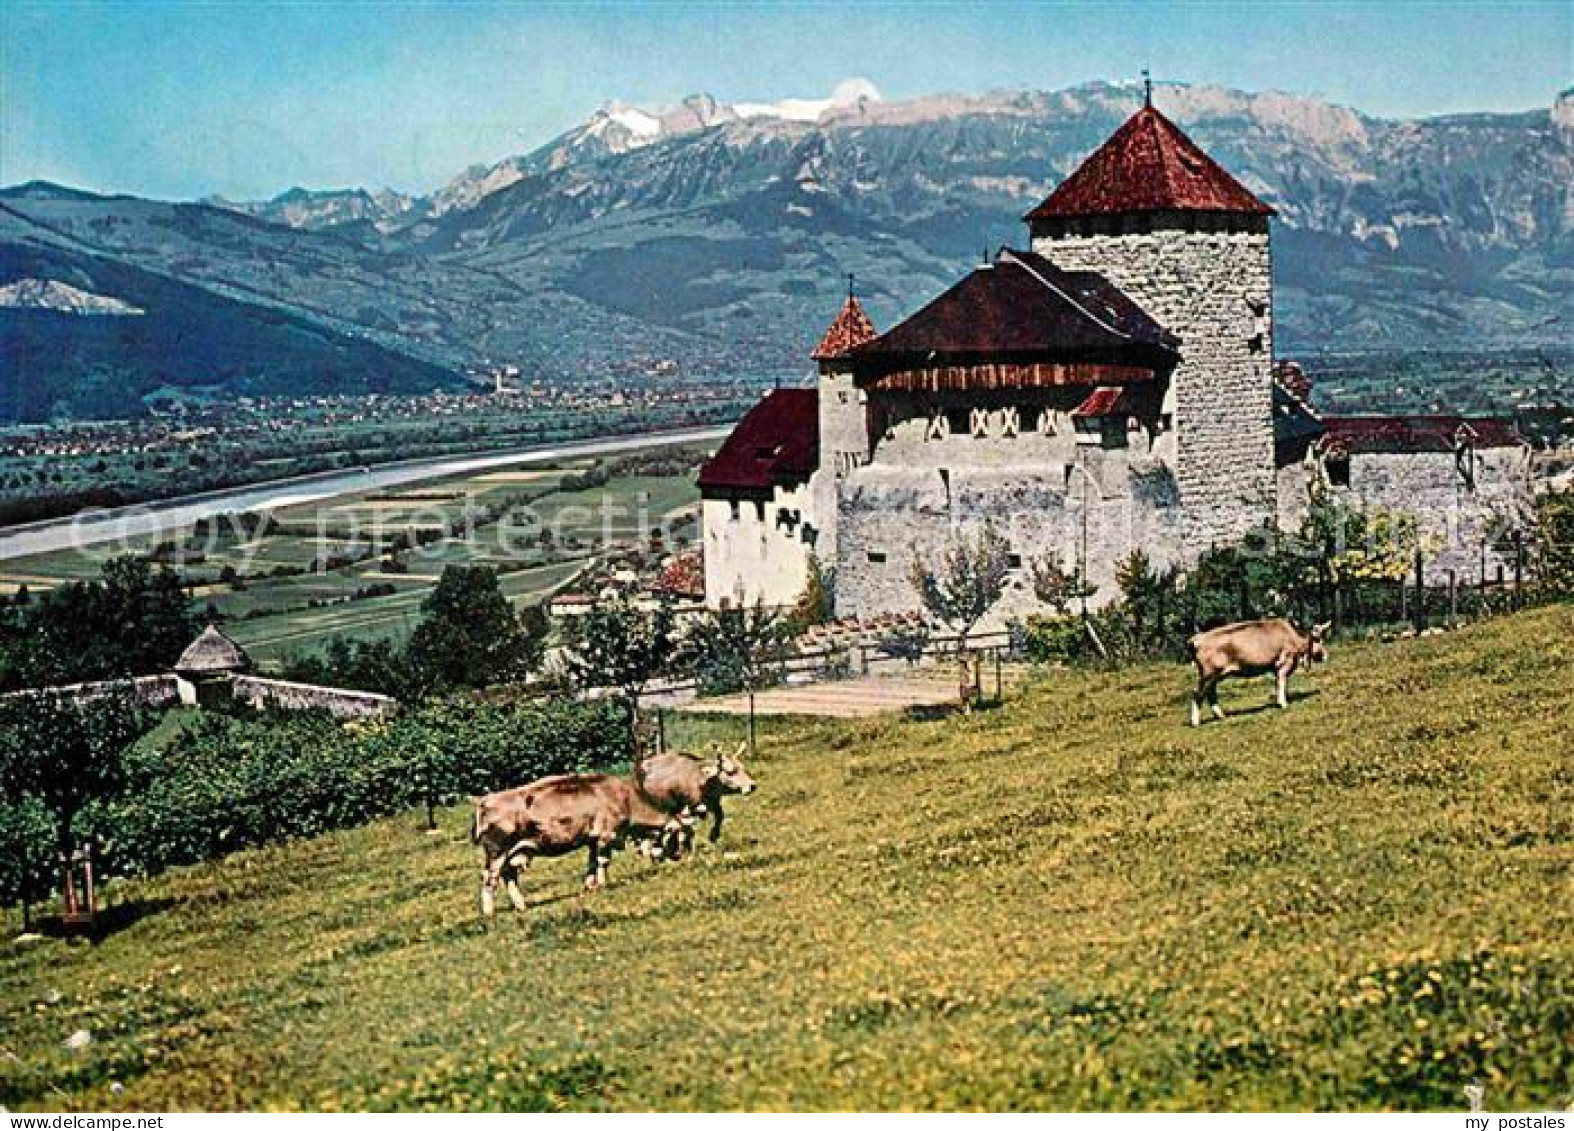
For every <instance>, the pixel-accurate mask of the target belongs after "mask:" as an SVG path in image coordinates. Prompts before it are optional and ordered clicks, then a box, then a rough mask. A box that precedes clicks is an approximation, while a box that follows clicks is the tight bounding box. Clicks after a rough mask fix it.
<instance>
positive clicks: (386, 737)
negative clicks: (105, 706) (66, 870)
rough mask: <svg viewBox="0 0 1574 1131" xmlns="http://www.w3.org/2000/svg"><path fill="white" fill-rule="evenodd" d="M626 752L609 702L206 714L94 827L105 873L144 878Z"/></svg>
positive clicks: (155, 755)
mask: <svg viewBox="0 0 1574 1131" xmlns="http://www.w3.org/2000/svg"><path fill="white" fill-rule="evenodd" d="M625 745H626V741H625V734H624V730H623V719H622V715H621V712H620V711H619V710H618V709H617V707H616V705H614V704H610V703H606V702H596V703H583V704H581V703H571V702H566V701H558V702H549V703H539V704H518V705H503V706H497V705H491V704H484V703H479V702H476V701H474V700H468V699H453V700H443V701H438V702H434V703H432V704H430V705H428V706H427V707H425V708H423V709H422V710H419V711H413V712H411V713H409V714H408V715H405V716H402V717H400V718H398V719H396V720H395V721H394V722H393V723H391V724H379V725H376V726H367V725H364V724H349V725H346V724H343V723H340V722H338V721H336V720H334V719H332V718H331V717H329V716H328V715H326V714H321V713H317V712H302V713H292V714H285V713H270V714H263V715H253V716H234V717H228V716H223V715H204V716H202V717H200V718H199V719H198V720H197V721H196V722H195V723H194V724H193V725H192V726H191V727H190V728H188V729H187V730H186V731H185V732H184V733H182V734H181V735H180V736H179V737H177V738H176V739H175V740H174V741H173V742H172V743H171V744H170V745H169V746H168V747H166V748H165V749H163V750H161V751H158V752H142V753H140V755H139V761H138V762H137V764H135V765H134V766H133V767H132V770H131V773H132V778H133V785H132V788H131V789H130V790H129V791H128V792H127V793H126V794H124V795H123V796H122V797H121V798H120V799H118V800H117V801H116V802H115V803H113V804H111V805H106V806H104V807H102V808H101V809H99V810H98V811H97V812H96V813H95V814H94V815H93V818H91V819H90V820H91V821H92V823H93V824H94V825H95V826H96V827H97V831H98V832H99V834H100V836H101V839H102V840H103V841H104V842H105V843H106V845H107V851H106V853H105V861H106V865H107V866H108V867H109V868H110V869H112V870H113V871H115V872H119V873H152V872H157V871H159V870H161V869H163V868H167V867H169V866H171V865H175V864H185V863H193V862H196V861H199V860H205V859H210V858H212V857H215V856H219V855H222V854H224V853H227V852H233V851H235V850H236V849H240V848H246V847H249V846H252V845H257V844H262V843H265V842H267V841H271V840H279V839H288V838H293V837H308V836H316V835H318V834H320V833H324V832H327V831H329V830H332V829H337V828H344V827H347V826H351V825H358V824H362V823H364V822H366V821H370V820H373V819H375V818H378V817H384V816H388V815H391V814H394V813H399V812H404V811H407V810H409V809H412V808H414V807H416V806H420V805H423V804H424V805H428V806H432V805H437V804H446V803H450V802H453V801H456V800H458V799H460V798H462V797H465V796H467V795H472V794H479V793H487V792H490V791H492V790H495V789H501V788H505V787H508V786H513V785H520V784H523V783H524V782H527V781H531V780H534V779H535V778H539V777H544V776H546V775H547V774H552V773H565V772H571V771H583V770H588V769H593V768H597V767H606V766H610V765H612V764H613V763H615V762H616V761H617V760H619V759H620V758H621V757H623V754H624V749H625Z"/></svg>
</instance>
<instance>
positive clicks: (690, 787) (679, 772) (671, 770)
mask: <svg viewBox="0 0 1574 1131" xmlns="http://www.w3.org/2000/svg"><path fill="white" fill-rule="evenodd" d="M747 745H748V744H747V743H740V744H739V745H738V749H737V751H736V752H735V753H734V754H732V755H731V756H730V757H729V756H728V755H726V754H718V755H717V756H716V760H715V761H714V762H710V763H709V764H707V763H705V762H702V761H700V760H699V759H698V758H695V757H694V756H693V755H690V754H676V753H669V754H654V755H652V756H651V757H649V758H646V759H644V760H643V761H640V762H636V763H635V764H634V780H635V781H636V782H637V783H639V787H640V788H641V789H642V790H644V792H645V795H646V796H647V797H648V798H649V799H650V801H651V803H652V804H654V805H655V806H656V807H657V808H658V809H660V810H662V811H663V812H665V813H667V814H669V815H670V816H671V817H673V818H674V819H675V820H676V821H677V822H678V826H679V827H678V828H675V829H672V830H671V832H670V835H669V837H668V840H669V841H676V842H677V843H675V844H669V845H667V848H668V849H669V851H668V853H667V854H668V855H671V856H674V857H676V856H680V855H682V854H683V853H684V852H686V851H688V850H689V849H690V848H692V847H693V845H694V819H695V818H696V817H703V816H704V815H705V814H706V813H710V814H711V815H712V823H711V827H710V839H711V842H712V843H715V842H716V841H717V840H719V839H721V825H722V821H724V820H725V819H726V814H725V813H723V812H722V808H721V799H722V798H723V797H725V796H727V795H728V794H732V793H737V794H750V793H753V792H754V788H755V787H754V779H753V778H751V777H750V776H749V772H748V771H747V770H745V769H744V768H743V763H742V762H741V761H739V760H738V759H739V755H741V754H742V753H743V751H744V750H745V749H746V748H747Z"/></svg>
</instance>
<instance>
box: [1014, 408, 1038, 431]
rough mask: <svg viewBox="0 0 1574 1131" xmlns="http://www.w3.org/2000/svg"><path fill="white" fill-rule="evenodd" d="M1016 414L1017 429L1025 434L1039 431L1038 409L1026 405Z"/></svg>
mask: <svg viewBox="0 0 1574 1131" xmlns="http://www.w3.org/2000/svg"><path fill="white" fill-rule="evenodd" d="M1016 414H1017V427H1018V429H1019V430H1021V431H1023V432H1037V431H1038V409H1036V408H1034V407H1033V406H1032V405H1028V404H1025V405H1023V406H1022V407H1021V408H1019V409H1017V410H1016Z"/></svg>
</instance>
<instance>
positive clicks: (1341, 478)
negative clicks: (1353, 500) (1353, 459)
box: [1323, 456, 1350, 487]
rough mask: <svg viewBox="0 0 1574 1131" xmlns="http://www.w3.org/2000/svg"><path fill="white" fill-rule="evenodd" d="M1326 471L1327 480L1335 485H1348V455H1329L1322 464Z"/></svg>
mask: <svg viewBox="0 0 1574 1131" xmlns="http://www.w3.org/2000/svg"><path fill="white" fill-rule="evenodd" d="M1323 467H1324V468H1325V469H1326V470H1327V472H1328V482H1329V483H1330V484H1331V485H1333V486H1335V487H1348V486H1350V457H1349V456H1330V457H1328V459H1327V461H1326V462H1325V463H1324V464H1323Z"/></svg>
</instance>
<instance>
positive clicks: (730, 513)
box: [727, 499, 739, 522]
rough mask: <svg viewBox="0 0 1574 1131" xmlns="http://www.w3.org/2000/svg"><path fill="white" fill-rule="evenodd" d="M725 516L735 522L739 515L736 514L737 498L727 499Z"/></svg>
mask: <svg viewBox="0 0 1574 1131" xmlns="http://www.w3.org/2000/svg"><path fill="white" fill-rule="evenodd" d="M727 517H728V518H730V519H731V520H732V521H733V522H737V521H738V517H739V515H738V500H737V499H731V500H729V501H728V503H727Z"/></svg>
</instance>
